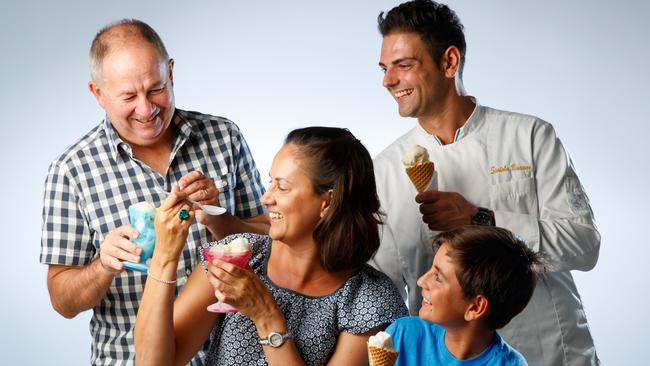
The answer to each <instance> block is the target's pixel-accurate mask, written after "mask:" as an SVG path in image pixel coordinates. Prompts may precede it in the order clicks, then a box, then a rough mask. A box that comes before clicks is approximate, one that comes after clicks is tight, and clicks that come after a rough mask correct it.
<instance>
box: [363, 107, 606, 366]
mask: <svg viewBox="0 0 650 366" xmlns="http://www.w3.org/2000/svg"><path fill="white" fill-rule="evenodd" d="M414 144H418V145H421V146H423V147H425V148H426V149H427V150H428V152H429V155H430V157H431V161H433V162H434V165H435V169H436V172H437V182H434V184H437V188H438V189H439V190H441V191H450V192H452V191H453V192H458V193H460V194H462V195H463V197H465V199H467V201H469V202H470V203H472V204H473V205H475V206H480V207H487V208H489V209H491V210H493V211H494V213H495V219H496V224H497V226H499V227H503V228H507V229H509V230H511V231H512V232H514V233H515V234H517V235H518V236H519V237H521V238H522V239H524V240H525V241H526V243H527V244H528V246H529V247H530V248H531V249H533V250H534V251H538V252H541V253H543V254H544V255H545V257H546V259H547V260H548V261H549V262H550V264H551V266H552V268H551V269H550V271H549V272H548V273H546V274H543V275H542V276H541V277H540V280H539V283H538V285H537V288H536V290H535V292H534V294H533V297H532V299H531V300H530V303H529V304H528V306H527V307H526V308H525V309H524V311H523V312H522V313H521V314H519V315H518V316H516V317H515V318H514V319H513V320H512V321H511V322H510V323H509V324H508V325H507V326H506V327H505V328H503V329H502V330H500V331H499V332H500V334H501V335H502V336H503V338H504V339H506V341H507V342H508V343H509V344H510V345H512V346H513V347H515V348H516V349H517V350H519V351H520V352H521V353H523V355H524V357H526V360H527V361H528V363H529V364H530V365H531V366H533V365H598V364H599V361H598V358H597V356H596V350H595V347H594V343H593V339H592V337H591V335H590V332H589V327H588V325H587V319H586V316H585V313H584V310H583V307H582V301H581V300H580V295H579V294H578V291H577V289H576V286H575V283H574V281H573V277H572V276H571V273H570V272H569V271H570V270H581V271H588V270H590V269H592V268H593V267H594V265H595V264H596V261H597V260H598V251H599V248H600V234H599V233H598V231H597V230H596V227H595V224H594V218H593V213H592V211H591V207H590V206H589V201H588V198H587V196H586V194H585V192H584V190H583V187H582V185H581V184H580V181H579V180H578V177H577V175H576V172H575V170H574V168H573V163H572V162H571V159H570V158H569V156H568V154H567V152H566V151H565V150H564V147H563V146H562V143H561V142H560V140H559V138H558V137H557V135H556V134H555V131H554V129H553V127H552V126H551V125H550V124H549V123H547V122H544V121H542V120H540V119H538V118H536V117H533V116H527V115H522V114H517V113H511V112H504V111H499V110H495V109H492V108H488V107H484V106H480V105H478V103H477V104H476V107H475V109H474V111H473V113H472V115H471V116H470V117H469V119H468V120H467V122H466V123H465V124H464V125H463V127H461V128H460V129H459V131H458V132H457V133H456V140H455V141H454V142H453V143H451V144H448V145H442V144H441V143H440V142H439V140H438V139H437V138H436V137H435V136H433V135H430V134H428V133H427V132H426V131H425V130H424V129H423V128H422V127H421V126H420V125H419V124H417V125H416V127H415V128H413V129H412V130H410V131H409V132H407V133H406V134H405V135H404V136H402V137H400V138H399V139H397V140H396V141H395V142H393V143H392V144H391V145H390V146H388V147H387V148H386V149H385V150H384V151H382V152H381V153H380V154H379V155H378V156H377V157H375V159H374V166H375V176H376V180H377V191H378V195H379V199H380V201H381V205H382V210H383V212H384V213H385V214H386V217H385V218H384V220H385V225H384V226H383V227H382V238H381V246H380V248H379V251H378V252H377V254H376V255H375V256H374V258H373V259H372V260H371V262H370V263H371V264H372V265H374V266H375V267H376V268H378V269H379V270H381V271H383V272H385V273H386V274H388V276H389V277H390V278H391V279H392V280H393V282H394V283H395V284H396V285H397V287H398V288H399V289H400V290H402V295H403V296H404V298H405V299H408V301H407V303H408V305H409V310H410V312H411V314H414V315H415V314H417V312H418V310H419V309H420V306H421V301H422V296H421V291H420V288H419V287H418V286H417V285H416V280H417V279H418V277H419V276H421V275H422V274H423V273H425V272H426V271H427V270H428V269H429V268H430V267H431V264H432V262H433V255H434V253H433V250H432V246H431V239H432V238H433V236H434V235H435V234H436V232H432V231H430V230H429V229H428V228H427V226H426V225H425V224H424V223H423V222H422V216H421V214H420V212H419V208H418V204H417V203H416V202H415V195H416V194H417V191H416V189H415V187H414V186H413V184H412V183H411V181H410V180H409V178H408V176H407V175H406V173H405V170H404V166H403V164H402V162H401V158H402V156H403V155H404V154H405V153H406V151H407V150H409V149H410V148H411V147H412V146H413V145H414ZM404 289H406V291H404Z"/></svg>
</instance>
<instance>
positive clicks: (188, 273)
mask: <svg viewBox="0 0 650 366" xmlns="http://www.w3.org/2000/svg"><path fill="white" fill-rule="evenodd" d="M185 274H186V275H187V277H189V276H190V275H191V274H192V270H191V269H189V268H188V269H186V270H185Z"/></svg>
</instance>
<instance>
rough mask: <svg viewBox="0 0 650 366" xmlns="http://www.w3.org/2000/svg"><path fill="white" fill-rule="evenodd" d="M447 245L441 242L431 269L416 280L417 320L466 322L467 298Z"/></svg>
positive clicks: (450, 324)
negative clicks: (419, 295)
mask: <svg viewBox="0 0 650 366" xmlns="http://www.w3.org/2000/svg"><path fill="white" fill-rule="evenodd" d="M448 253H449V250H448V246H447V244H444V243H443V244H442V245H441V246H440V248H439V249H438V252H437V253H436V256H435V257H434V258H433V265H432V266H431V269H430V270H429V271H428V272H427V273H425V274H424V275H422V277H420V278H419V279H418V282H417V284H418V286H420V287H421V288H422V308H420V313H419V316H420V319H422V320H426V321H429V322H432V323H436V324H439V325H441V326H452V327H453V326H455V325H462V324H464V323H466V320H465V312H466V310H467V308H468V307H469V306H470V303H471V301H470V300H469V299H466V298H465V296H464V295H463V291H462V289H461V288H460V284H459V283H458V278H456V264H455V263H454V262H453V261H452V259H451V257H449V256H448V255H447V254H448Z"/></svg>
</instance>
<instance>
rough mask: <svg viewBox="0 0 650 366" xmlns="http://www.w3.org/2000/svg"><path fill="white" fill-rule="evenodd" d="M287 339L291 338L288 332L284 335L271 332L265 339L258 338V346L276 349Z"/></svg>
mask: <svg viewBox="0 0 650 366" xmlns="http://www.w3.org/2000/svg"><path fill="white" fill-rule="evenodd" d="M289 338H291V334H289V332H286V333H284V334H282V333H278V332H271V333H269V335H267V336H266V337H265V338H260V344H261V345H262V346H267V345H268V346H271V347H273V348H278V347H280V346H281V345H282V344H283V343H284V342H285V341H286V340H287V339H289Z"/></svg>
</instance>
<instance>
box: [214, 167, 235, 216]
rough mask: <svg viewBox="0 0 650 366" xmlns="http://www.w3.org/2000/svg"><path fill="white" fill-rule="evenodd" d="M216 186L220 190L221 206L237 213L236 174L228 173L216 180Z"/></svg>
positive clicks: (231, 212)
mask: <svg viewBox="0 0 650 366" xmlns="http://www.w3.org/2000/svg"><path fill="white" fill-rule="evenodd" d="M214 185H215V187H217V189H218V190H219V205H220V206H221V207H223V208H225V209H227V210H228V212H229V213H230V214H231V215H232V214H234V213H235V174H234V173H233V172H228V173H226V174H222V175H220V176H218V177H217V178H216V179H214Z"/></svg>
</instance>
